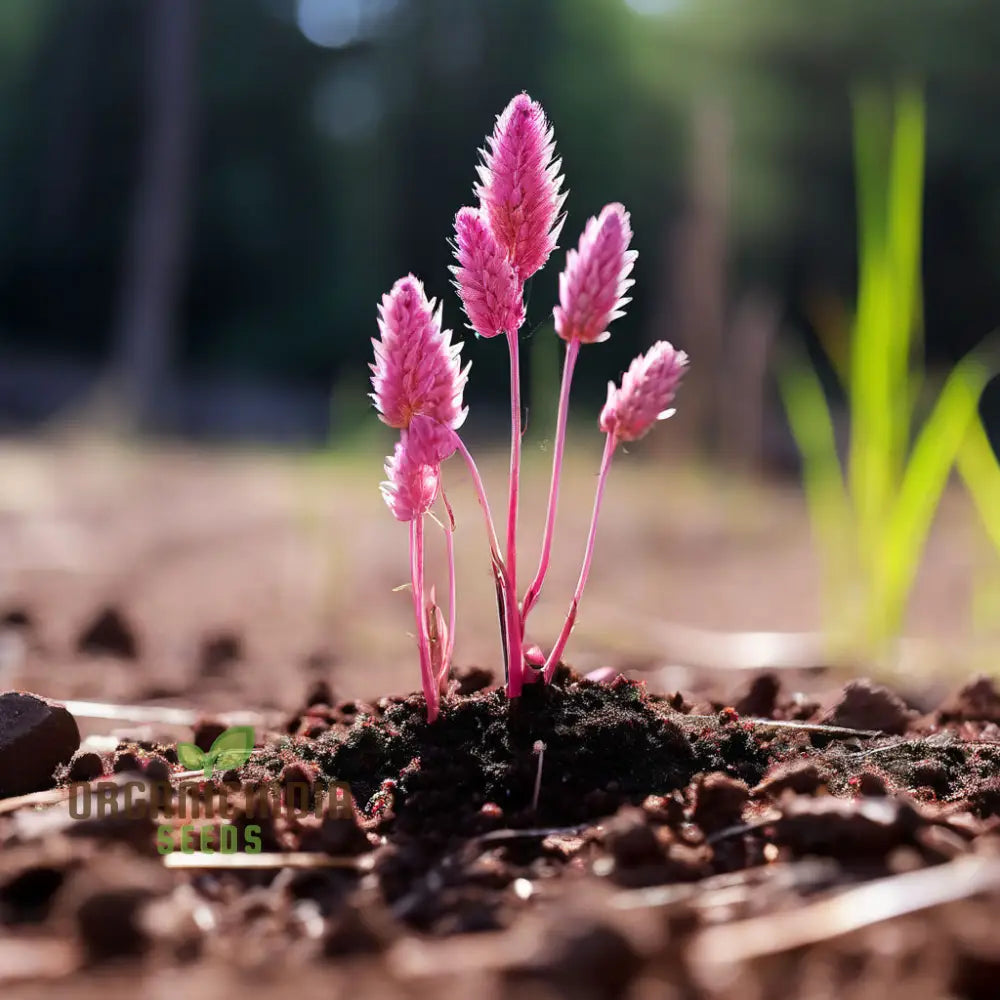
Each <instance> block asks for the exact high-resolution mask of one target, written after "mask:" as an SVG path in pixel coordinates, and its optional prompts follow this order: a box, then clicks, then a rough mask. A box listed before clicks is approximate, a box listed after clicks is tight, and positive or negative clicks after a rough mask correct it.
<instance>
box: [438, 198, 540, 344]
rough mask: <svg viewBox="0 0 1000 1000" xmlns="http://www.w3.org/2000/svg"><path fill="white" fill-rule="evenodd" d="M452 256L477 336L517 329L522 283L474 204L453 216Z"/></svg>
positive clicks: (521, 316)
mask: <svg viewBox="0 0 1000 1000" xmlns="http://www.w3.org/2000/svg"><path fill="white" fill-rule="evenodd" d="M455 259H456V260H457V261H458V265H457V266H455V267H452V269H451V270H452V273H453V274H454V275H455V287H456V288H457V289H458V294H459V297H460V298H461V300H462V305H463V306H465V314H466V315H467V316H468V317H469V323H470V324H471V325H472V329H473V330H475V331H476V333H478V334H479V336H480V337H495V336H496V335H497V334H498V333H501V332H503V331H507V332H510V333H514V332H516V331H517V330H518V329H519V328H520V326H521V324H522V323H523V322H524V304H523V301H522V298H521V283H520V281H519V280H518V277H517V274H516V273H515V272H514V268H513V267H511V265H510V262H509V261H508V260H507V258H506V256H505V255H504V252H503V250H501V249H500V247H499V246H498V245H497V241H496V239H495V238H494V236H493V233H492V232H491V231H490V228H489V226H488V225H487V224H486V220H485V219H484V217H483V215H482V213H481V212H479V211H478V210H477V209H475V208H463V209H461V210H460V211H459V213H458V215H456V216H455Z"/></svg>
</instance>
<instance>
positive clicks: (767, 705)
mask: <svg viewBox="0 0 1000 1000" xmlns="http://www.w3.org/2000/svg"><path fill="white" fill-rule="evenodd" d="M780 691H781V684H780V682H779V681H778V678H777V677H776V676H775V675H774V674H761V675H760V676H759V677H755V678H754V679H753V680H752V681H751V682H750V687H749V689H748V690H747V692H746V694H744V695H743V696H742V697H741V698H739V699H738V700H737V701H736V702H735V703H734V704H733V708H735V709H736V711H737V712H739V713H740V715H750V716H754V717H755V718H758V719H769V718H771V715H772V714H773V713H774V706H775V704H776V702H777V700H778V693H779V692H780Z"/></svg>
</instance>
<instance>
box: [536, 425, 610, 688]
mask: <svg viewBox="0 0 1000 1000" xmlns="http://www.w3.org/2000/svg"><path fill="white" fill-rule="evenodd" d="M617 444H618V440H617V439H616V438H615V436H614V435H613V434H609V435H608V439H607V441H606V442H605V445H604V456H603V457H602V458H601V471H600V473H599V474H598V477H597V493H596V494H595V495H594V513H593V514H592V515H591V518H590V532H589V533H588V535H587V551H586V553H585V555H584V557H583V567H582V568H581V570H580V579H579V580H578V581H577V584H576V591H575V592H574V594H573V600H572V602H571V603H570V606H569V613H568V614H567V615H566V621H565V622H564V623H563V627H562V631H561V632H560V633H559V638H558V639H557V640H556V644H555V646H553V648H552V652H551V653H549V658H548V659H547V660H546V661H545V667H544V671H545V683H546V684H548V683H549V682H550V681H551V680H552V676H553V675H554V674H555V672H556V667H558V666H559V660H560V658H561V657H562V654H563V650H564V649H565V648H566V643H567V642H568V641H569V635H570V632H572V631H573V625H574V623H575V622H576V612H577V608H579V606H580V598H582V597H583V588H584V587H586V586H587V577H588V576H589V575H590V562H591V560H592V559H593V557H594V539H595V538H596V537H597V518H598V515H599V514H600V512H601V499H602V498H603V496H604V486H605V484H606V483H607V481H608V470H609V469H610V468H611V458H612V456H613V455H614V453H615V445H617Z"/></svg>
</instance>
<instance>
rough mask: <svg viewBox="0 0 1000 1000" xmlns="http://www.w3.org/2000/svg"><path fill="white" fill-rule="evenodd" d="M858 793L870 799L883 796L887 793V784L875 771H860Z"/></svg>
mask: <svg viewBox="0 0 1000 1000" xmlns="http://www.w3.org/2000/svg"><path fill="white" fill-rule="evenodd" d="M858 794H859V795H864V796H865V797H867V798H871V799H880V798H884V797H885V796H886V795H888V794H889V786H888V784H887V783H886V780H885V778H884V777H882V775H881V774H879V773H878V772H877V771H862V772H861V774H859V775H858Z"/></svg>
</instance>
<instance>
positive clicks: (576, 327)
mask: <svg viewBox="0 0 1000 1000" xmlns="http://www.w3.org/2000/svg"><path fill="white" fill-rule="evenodd" d="M631 239H632V228H631V226H630V225H629V216H628V212H626V211H625V209H624V208H623V207H622V206H621V205H618V204H611V205H606V206H605V207H604V209H603V210H602V212H601V214H600V215H599V216H598V217H597V218H596V219H595V218H591V219H590V220H589V221H588V222H587V225H586V226H585V227H584V230H583V235H582V236H581V237H580V245H579V247H578V248H577V249H575V250H570V252H569V253H568V254H567V255H566V267H565V269H564V270H563V273H562V274H560V275H559V305H557V306H556V307H555V310H554V311H553V312H554V315H555V320H556V333H558V334H559V336H560V337H562V338H563V340H565V341H570V340H573V339H574V338H576V339H578V340H579V341H580V342H581V343H584V344H593V343H596V342H597V341H601V340H606V339H607V337H608V336H609V334H608V332H607V330H608V326H609V325H610V324H611V322H612V321H613V320H616V319H617V318H618V317H619V316H622V315H624V307H625V305H627V304H628V302H629V301H630V300H629V299H627V298H625V297H624V296H625V292H626V291H627V290H628V289H629V288H630V287H631V286H632V285H633V284H634V282H632V281H631V280H629V277H628V276H629V273H630V272H631V270H632V265H633V264H634V263H635V259H636V257H637V256H638V254H637V253H636V252H635V250H629V248H628V245H629V242H630V241H631Z"/></svg>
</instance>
